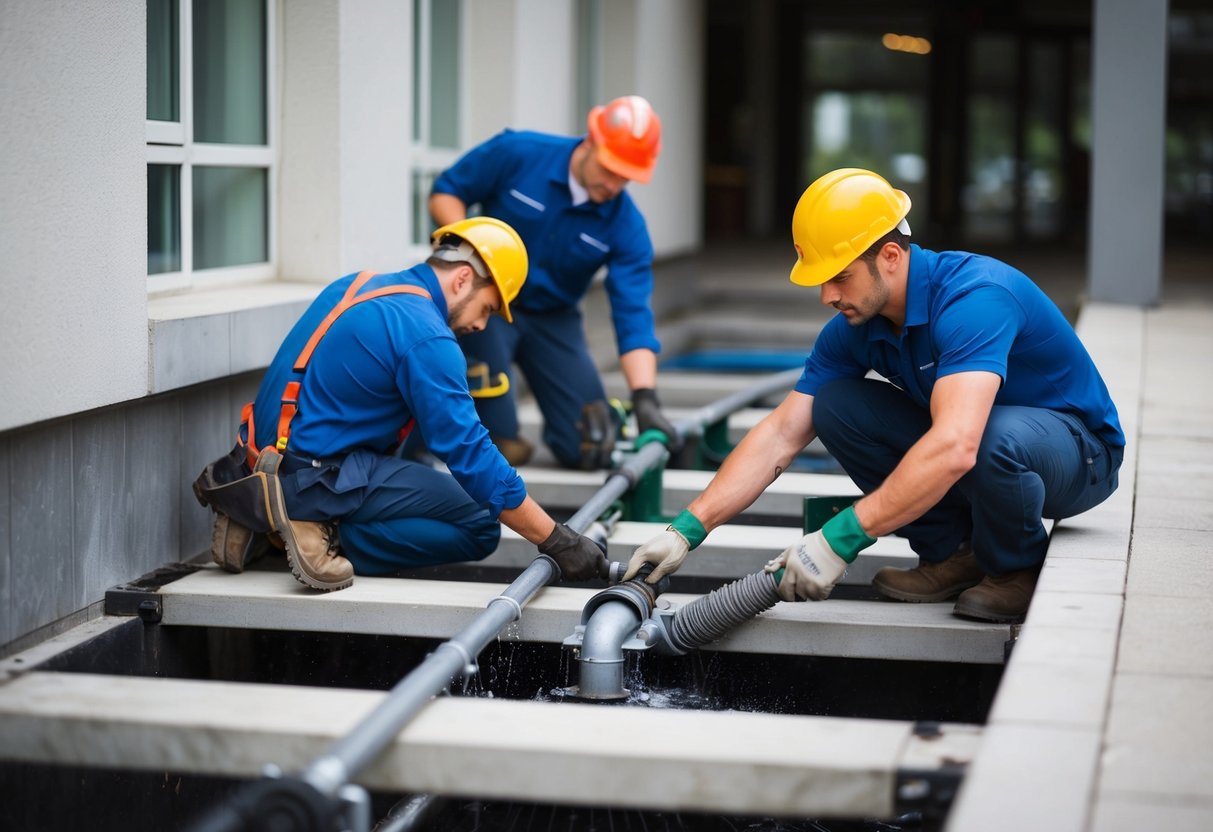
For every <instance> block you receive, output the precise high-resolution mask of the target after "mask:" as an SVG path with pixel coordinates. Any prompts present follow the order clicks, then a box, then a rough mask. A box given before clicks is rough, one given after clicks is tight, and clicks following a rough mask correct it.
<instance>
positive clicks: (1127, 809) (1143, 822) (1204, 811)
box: [1090, 795, 1213, 832]
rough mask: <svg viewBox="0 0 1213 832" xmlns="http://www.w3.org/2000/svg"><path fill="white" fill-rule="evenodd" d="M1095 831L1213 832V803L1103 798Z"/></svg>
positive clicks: (1100, 802) (1094, 820)
mask: <svg viewBox="0 0 1213 832" xmlns="http://www.w3.org/2000/svg"><path fill="white" fill-rule="evenodd" d="M1090 828H1091V829H1094V830H1098V832H1142V830H1154V829H1158V830H1166V832H1209V830H1210V829H1213V799H1210V800H1208V801H1201V800H1184V801H1179V800H1176V799H1174V798H1170V797H1167V798H1156V797H1151V796H1145V797H1138V796H1135V795H1123V796H1122V795H1114V796H1111V797H1105V796H1103V795H1100V797H1099V799H1098V801H1097V803H1096V804H1095V813H1094V817H1093V819H1092V823H1091V827H1090Z"/></svg>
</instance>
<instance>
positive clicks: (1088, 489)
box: [796, 245, 1125, 575]
mask: <svg viewBox="0 0 1213 832" xmlns="http://www.w3.org/2000/svg"><path fill="white" fill-rule="evenodd" d="M906 291H907V296H906V318H905V326H903V327H902V329H901V332H900V333H898V332H896V331H895V329H894V328H893V326H892V325H891V324H890V323H889V321H888V320H887V319H886V318H883V317H881V316H877V317H875V318H873V319H872V320H871V321H869V322H868V323H866V324H863V325H861V326H857V327H852V326H850V325H849V324H848V323H847V321H846V320H845V318H844V317H843V316H842V315H837V316H835V317H834V318H832V319H831V320H830V321H829V322H828V323H827V324H826V326H825V327H824V329H823V330H822V333H821V335H820V336H819V337H818V339H817V342H816V344H815V345H814V347H813V351H812V353H811V354H810V355H809V357H808V359H807V361H806V362H805V370H804V373H803V374H802V375H801V377H800V380H799V381H798V382H797V384H796V390H798V391H799V392H801V393H806V394H808V395H811V396H813V397H814V399H813V426H814V428H815V429H816V431H817V434H818V436H820V437H821V441H822V444H824V445H825V446H826V448H827V449H828V450H829V451H830V453H831V454H833V455H834V457H835V458H836V459H837V460H838V462H839V464H841V465H842V467H843V468H844V469H845V470H846V472H847V473H848V474H849V475H850V476H851V478H852V479H853V480H854V481H855V483H856V484H857V485H858V486H859V487H860V488H861V489H862V490H863V492H864V493H865V494H866V493H869V492H871V491H873V490H875V489H876V487H877V486H879V485H880V484H881V483H882V482H883V481H884V479H885V477H887V476H888V475H889V473H890V472H892V470H893V469H894V468H895V467H896V466H897V465H898V463H900V462H901V459H902V457H903V456H904V455H905V453H906V452H907V451H908V450H909V448H910V446H911V445H913V444H914V443H915V442H917V441H918V440H919V439H920V438H921V437H922V435H923V434H925V433H926V432H927V430H928V429H929V428H930V426H931V414H930V399H931V391H932V390H933V388H934V386H935V381H936V380H937V379H939V378H942V377H943V376H946V375H951V374H953V373H961V372H967V371H973V370H984V371H988V372H992V373H997V374H998V376H999V377H1000V378H1001V379H1002V386H1001V388H1000V389H999V391H998V395H997V396H996V397H995V400H994V407H993V409H992V411H991V413H990V418H989V422H988V423H987V425H986V429H985V433H984V434H983V435H982V440H981V445H980V448H979V450H978V454H977V463H976V465H975V467H974V468H973V469H972V470H971V471H969V472H968V473H967V474H966V475H965V476H964V477H962V478H961V479H960V481H959V482H957V483H956V485H955V486H953V487H952V489H951V490H950V491H949V492H948V493H947V494H946V495H945V496H944V498H943V499H942V500H940V502H939V503H938V504H937V505H936V506H935V507H934V508H932V509H931V510H930V511H928V512H927V513H926V514H924V515H923V516H922V517H920V518H919V519H917V520H915V521H913V522H911V523H909V524H907V525H906V526H904V527H903V528H901V529H898V530H897V534H899V535H902V536H904V537H906V538H908V539H909V541H910V545H911V548H913V549H914V551H915V552H917V553H918V555H919V556H920V557H921V558H922V559H923V560H926V561H931V562H938V561H941V560H944V559H946V558H947V557H948V556H949V555H951V554H952V553H953V552H954V551H956V549H957V547H958V546H959V545H960V544H961V543H962V542H964V541H971V543H972V546H973V552H974V555H975V556H976V558H977V562H978V565H979V566H981V568H982V570H983V571H985V572H986V573H987V574H991V575H1000V574H1003V573H1006V572H1010V571H1014V570H1019V569H1026V568H1031V567H1035V566H1039V565H1040V564H1041V563H1043V561H1044V557H1045V551H1046V548H1047V546H1048V538H1047V535H1046V532H1045V527H1044V525H1043V523H1042V520H1041V518H1042V517H1047V518H1052V519H1059V518H1063V517H1072V516H1073V515H1075V514H1079V513H1081V512H1083V511H1086V510H1087V509H1089V508H1091V507H1092V506H1094V505H1097V504H1099V503H1100V502H1102V501H1103V500H1104V499H1106V498H1107V496H1108V495H1109V494H1111V493H1112V492H1113V491H1114V490H1115V489H1116V486H1117V478H1118V472H1119V469H1120V463H1121V460H1122V458H1123V456H1124V445H1125V439H1124V434H1123V432H1122V431H1121V428H1120V421H1119V418H1118V416H1117V413H1116V407H1115V405H1114V404H1113V403H1112V400H1111V398H1110V396H1109V395H1108V389H1107V387H1106V386H1105V384H1104V382H1103V379H1102V378H1101V377H1100V375H1099V371H1098V370H1097V369H1096V367H1095V365H1094V363H1093V362H1092V361H1091V357H1090V355H1088V353H1087V351H1086V349H1085V348H1084V347H1083V345H1082V342H1081V341H1079V339H1078V336H1077V334H1076V333H1075V332H1074V329H1073V328H1072V327H1071V326H1070V324H1069V322H1068V321H1066V319H1065V317H1064V316H1063V315H1062V314H1061V312H1060V311H1059V310H1058V309H1057V307H1056V306H1055V305H1054V304H1053V302H1052V301H1050V300H1049V298H1048V297H1047V296H1046V295H1045V294H1044V293H1043V292H1042V291H1041V290H1040V289H1039V288H1038V287H1037V286H1036V284H1034V283H1033V282H1032V281H1031V280H1030V279H1029V278H1028V277H1027V276H1026V275H1024V274H1023V273H1021V272H1019V271H1017V270H1015V269H1013V268H1011V267H1010V266H1008V265H1006V264H1005V263H1001V262H999V261H997V260H994V259H992V258H989V257H983V256H980V255H975V254H968V253H965V252H939V253H936V252H933V251H928V250H926V249H922V248H920V247H918V246H916V245H912V246H911V247H910V271H909V278H908V282H907V290H906ZM870 369H871V370H875V371H876V372H877V373H879V374H880V375H882V376H884V378H885V379H888V383H886V382H884V381H881V380H878V379H865V378H863V376H864V375H865V373H867V371H868V370H870Z"/></svg>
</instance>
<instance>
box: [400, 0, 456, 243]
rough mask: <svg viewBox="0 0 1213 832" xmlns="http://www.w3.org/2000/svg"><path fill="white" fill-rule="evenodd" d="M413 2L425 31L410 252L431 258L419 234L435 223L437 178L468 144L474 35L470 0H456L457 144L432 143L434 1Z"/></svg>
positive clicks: (417, 89) (419, 38)
mask: <svg viewBox="0 0 1213 832" xmlns="http://www.w3.org/2000/svg"><path fill="white" fill-rule="evenodd" d="M413 2H414V3H415V4H416V9H417V17H418V18H419V20H420V23H421V26H420V28H421V29H424V32H414V33H413V46H414V49H415V60H414V67H415V70H414V72H415V75H416V76H417V77H414V79H413V95H414V96H415V97H416V101H414V102H413V103H414V104H415V106H414V108H413V113H414V114H415V116H414V119H415V121H416V123H415V124H414V125H412V129H411V130H410V134H409V139H410V142H411V145H410V148H409V187H410V189H411V190H412V195H413V217H412V223H411V224H410V227H409V229H408V241H409V245H408V253H409V257H410V259H415V260H417V261H421V260H424V259H425V258H426V257H428V256H429V252H430V246H429V235H428V233H427V234H426V235H424V239H422V238H421V237H422V235H420V234H418V232H419V231H420V229H421V228H422V227H430V226H432V225H433V221H432V220H431V219H430V212H429V208H428V203H429V196H430V189H431V188H432V187H433V185H434V180H435V179H437V178H438V177H439V176H440V175H441V174H442V172H443V171H445V170H446V169H447V168H449V167H450V166H451V165H453V164H455V162H456V161H457V160H458V159H459V157H460V156H462V155H463V152H464V148H465V147H466V145H467V121H468V118H467V117H468V110H467V100H468V75H469V74H470V73H469V68H470V62H469V60H468V55H469V54H470V50H471V46H470V43H471V37H470V34H469V31H468V29H469V27H468V25H467V12H468V6H467V3H466V2H465V0H457V2H458V3H459V34H458V36H457V37H458V39H459V65H460V72H459V81H458V84H457V85H456V90H457V92H456V95H457V96H458V100H457V101H456V102H455V107H456V111H457V118H458V125H457V127H456V133H457V134H458V139H457V141H456V144H457V147H436V146H435V145H433V144H432V143H431V141H432V140H431V135H430V133H431V130H430V100H431V93H432V91H433V84H432V81H431V60H430V58H431V50H432V45H433V27H432V24H431V14H430V12H431V7H432V5H433V3H434V2H435V0H413Z"/></svg>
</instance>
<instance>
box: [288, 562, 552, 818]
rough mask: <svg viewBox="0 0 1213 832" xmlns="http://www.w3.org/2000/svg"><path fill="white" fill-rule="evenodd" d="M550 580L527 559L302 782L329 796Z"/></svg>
mask: <svg viewBox="0 0 1213 832" xmlns="http://www.w3.org/2000/svg"><path fill="white" fill-rule="evenodd" d="M555 577H556V566H555V564H554V563H552V561H551V560H549V559H548V558H546V557H539V558H536V559H535V560H533V561H532V562H531V565H530V566H528V567H527V568H526V569H524V570H523V571H522V574H521V575H519V576H518V577H517V578H516V579H515V580H514V582H513V583H511V584H510V585H509V586H508V587H506V589H505V591H504V592H502V593H501V594H500V595H498V596H497V597H496V598H494V599H493V600H492V601H490V602H489V605H488V607H487V608H486V609H485V611H484V612H482V613H481V614H480V615H479V616H477V617H476V618H475V619H474V620H473V621H472V623H471V624H469V625H468V626H467V627H465V628H464V629H463V630H462V631H461V632H459V633H458V634H457V635H455V636H454V637H453V638H451V639H450V641H446V642H443V643H442V644H440V645H439V646H438V648H437V649H436V650H435V651H434V652H433V653H431V654H430V655H429V656H427V657H426V659H425V661H423V662H422V663H421V664H420V665H418V666H417V667H416V668H415V669H414V670H413V671H412V672H411V673H409V674H408V675H407V676H405V677H404V678H403V679H401V680H400V681H399V682H398V683H397V684H396V686H395V687H394V688H392V690H391V692H390V693H389V694H388V697H387V699H385V700H384V701H383V702H382V703H381V704H380V705H379V707H377V708H376V709H375V710H373V711H371V713H370V714H368V715H367V716H366V718H364V719H363V720H362V722H360V723H358V724H357V725H356V726H354V728H353V730H352V731H350V733H349V734H347V735H346V736H345V737H343V738H342V739H340V740H338V741H337V742H336V743H334V744H333V746H332V747H331V748H329V750H328V751H326V752H325V753H324V754H322V755H321V756H320V757H319V758H317V759H316V760H315V761H313V762H312V764H311V765H310V766H308V768H307V770H306V771H304V773H303V779H304V780H305V781H307V782H308V783H310V784H311V785H312V786H314V787H315V788H316V789H317V790H318V791H320V792H321V793H322V794H325V795H328V796H330V797H331V796H333V795H335V794H336V792H337V789H339V788H340V787H341V785H342V784H344V783H346V782H348V781H349V779H350V778H351V777H353V776H354V775H355V774H357V773H358V772H359V771H361V770H362V769H363V768H365V767H366V766H368V765H370V763H372V762H373V761H374V759H375V758H376V757H377V756H379V753H380V752H381V751H382V750H383V747H384V746H385V745H387V743H388V742H389V741H390V740H391V738H392V737H394V736H396V734H398V733H400V729H401V728H403V727H404V725H405V724H406V723H407V722H408V721H409V720H410V719H411V718H412V717H413V716H414V715H415V714H416V713H417V712H418V711H419V710H421V708H422V707H423V706H424V705H425V704H426V703H428V702H429V701H430V699H432V698H433V697H434V696H435V695H436V694H437V693H438V692H439V691H441V690H443V689H444V688H445V687H446V686H447V685H449V684H450V683H451V682H452V681H454V680H455V679H457V678H459V677H460V676H461V675H462V674H463V673H464V672H465V671H466V669H467V668H468V667H469V666H471V665H474V664H475V661H476V656H478V655H479V654H480V651H481V650H483V649H484V648H485V647H486V646H487V645H488V643H489V642H490V641H492V640H493V639H494V638H496V637H497V634H498V633H499V632H501V630H503V629H505V627H506V626H507V625H508V624H510V622H512V621H516V620H518V618H520V617H521V615H522V607H523V606H525V605H526V604H527V603H528V602H529V601H530V600H531V598H532V597H533V596H534V595H535V593H536V592H538V591H539V590H540V589H542V588H543V587H545V586H547V584H549V583H551V581H552V579H553V578H555Z"/></svg>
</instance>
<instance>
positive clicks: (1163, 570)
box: [1128, 527, 1213, 598]
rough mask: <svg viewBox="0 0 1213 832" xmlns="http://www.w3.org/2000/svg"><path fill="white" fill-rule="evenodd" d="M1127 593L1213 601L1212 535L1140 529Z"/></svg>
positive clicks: (1186, 530) (1132, 558)
mask: <svg viewBox="0 0 1213 832" xmlns="http://www.w3.org/2000/svg"><path fill="white" fill-rule="evenodd" d="M1128 592H1129V594H1130V595H1167V596H1173V597H1174V596H1179V597H1187V598H1210V597H1213V531H1207V530H1193V529H1167V528H1149V527H1144V528H1140V529H1138V530H1137V531H1136V532H1135V533H1134V535H1133V552H1132V556H1131V557H1130V559H1129V582H1128Z"/></svg>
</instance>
